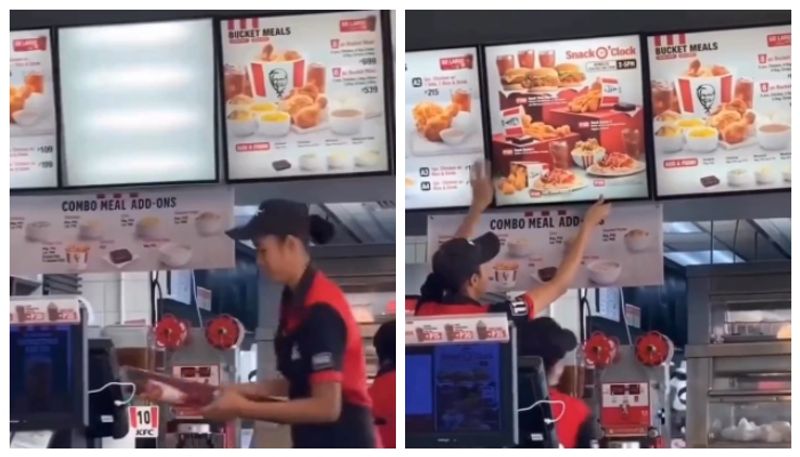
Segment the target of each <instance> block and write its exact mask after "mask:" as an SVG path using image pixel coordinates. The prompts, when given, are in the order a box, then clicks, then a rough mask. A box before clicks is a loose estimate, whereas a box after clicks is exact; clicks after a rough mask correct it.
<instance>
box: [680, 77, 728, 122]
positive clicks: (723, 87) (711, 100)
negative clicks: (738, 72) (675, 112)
mask: <svg viewBox="0 0 800 457" xmlns="http://www.w3.org/2000/svg"><path fill="white" fill-rule="evenodd" d="M675 86H676V87H677V88H678V104H679V106H680V108H681V112H682V113H683V114H694V115H697V116H710V115H711V114H712V113H714V112H715V111H716V110H717V108H719V107H720V105H722V104H723V103H730V101H731V100H732V99H733V75H732V74H730V73H728V74H727V75H722V76H701V77H688V76H681V77H680V78H678V79H677V81H676V82H675Z"/></svg>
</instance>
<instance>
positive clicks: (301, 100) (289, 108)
mask: <svg viewBox="0 0 800 457" xmlns="http://www.w3.org/2000/svg"><path fill="white" fill-rule="evenodd" d="M313 104H314V99H313V98H311V97H309V96H308V95H305V94H296V95H292V96H290V97H289V98H287V99H285V100H283V101H282V102H281V110H283V111H286V112H287V113H289V115H290V116H292V117H294V116H295V115H296V114H297V113H298V112H299V111H300V110H301V109H303V108H305V107H308V106H311V105H313Z"/></svg>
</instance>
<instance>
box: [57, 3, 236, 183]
mask: <svg viewBox="0 0 800 457" xmlns="http://www.w3.org/2000/svg"><path fill="white" fill-rule="evenodd" d="M214 19H215V18H214V17H213V16H210V15H209V16H199V17H191V16H187V17H177V18H155V19H149V18H142V19H133V20H131V19H124V20H118V21H110V22H97V21H85V22H80V23H70V24H68V25H61V26H54V27H52V35H53V59H54V61H53V72H54V79H55V81H54V86H55V87H56V89H55V92H56V96H57V97H58V98H57V100H56V119H57V122H58V129H57V130H58V144H59V146H58V150H59V170H58V172H59V173H58V179H59V187H58V189H60V190H69V191H94V190H98V189H108V188H113V189H121V190H123V189H124V190H129V189H136V188H141V189H147V188H163V187H175V186H187V185H205V184H219V183H221V180H220V176H221V173H220V157H219V155H220V153H221V151H220V135H221V132H220V130H219V126H218V125H217V123H218V122H219V120H220V119H221V118H222V115H221V113H222V110H221V109H220V106H219V103H218V100H217V97H216V96H215V97H214V113H213V117H214V123H215V126H214V150H215V154H214V177H213V178H210V179H197V180H194V179H192V180H184V181H163V182H160V181H159V182H128V183H110V184H92V185H68V184H67V178H66V176H67V175H66V173H67V165H66V159H65V158H64V157H65V156H66V152H67V151H66V148H65V147H64V143H65V141H64V129H63V128H62V124H63V112H62V111H63V103H62V100H61V78H60V74H61V62H60V49H59V35H60V33H61V31H62V30H66V29H74V28H83V27H106V26H127V25H136V24H142V25H144V24H159V23H169V22H192V21H204V20H207V21H211V29H212V33H214V22H215V20H214ZM211 38H212V43H211V47H212V49H213V60H214V65H215V66H216V62H218V61H220V60H221V53H220V52H219V49H218V48H217V46H216V39H215V38H214V37H211ZM213 73H214V78H215V79H216V77H217V76H216V72H213ZM214 86H215V87H214V88H213V90H215V91H217V92H218V91H219V90H220V89H219V86H220V84H214Z"/></svg>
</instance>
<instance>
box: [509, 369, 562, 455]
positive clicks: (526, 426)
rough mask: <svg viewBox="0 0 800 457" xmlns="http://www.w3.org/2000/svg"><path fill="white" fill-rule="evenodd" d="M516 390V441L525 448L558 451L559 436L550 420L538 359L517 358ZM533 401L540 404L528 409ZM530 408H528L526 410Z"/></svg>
mask: <svg viewBox="0 0 800 457" xmlns="http://www.w3.org/2000/svg"><path fill="white" fill-rule="evenodd" d="M517 365H518V367H517V391H518V392H519V409H520V410H525V411H520V412H519V419H518V420H519V442H520V447H526V448H557V447H558V436H557V435H556V429H555V424H553V423H549V424H548V423H547V420H548V419H552V417H553V412H552V408H551V407H550V403H545V402H546V401H549V400H550V393H549V391H548V388H547V375H546V374H545V369H544V361H543V360H542V358H541V357H538V356H520V357H519V358H518V359H517ZM536 402H542V403H539V404H538V405H536V407H535V408H530V407H531V405H534V404H535V403H536ZM528 408H530V409H528Z"/></svg>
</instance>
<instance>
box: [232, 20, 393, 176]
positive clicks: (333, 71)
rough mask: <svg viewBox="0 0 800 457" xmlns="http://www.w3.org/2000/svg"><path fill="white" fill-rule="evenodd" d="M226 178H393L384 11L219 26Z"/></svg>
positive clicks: (242, 21) (240, 22) (241, 22)
mask: <svg viewBox="0 0 800 457" xmlns="http://www.w3.org/2000/svg"><path fill="white" fill-rule="evenodd" d="M220 29H221V34H222V36H221V39H222V57H223V59H222V60H223V72H224V74H223V78H224V93H225V127H226V140H227V141H226V144H227V146H226V156H227V161H228V178H229V179H230V180H232V181H237V180H254V179H280V178H303V177H308V176H321V175H336V174H340V175H342V174H362V173H376V172H386V171H388V170H389V169H390V165H389V153H388V151H389V148H388V143H387V139H388V120H387V116H386V112H385V108H386V92H385V91H386V90H387V89H386V87H385V85H384V81H385V68H386V67H385V66H384V55H383V33H382V29H383V25H382V21H381V14H380V12H378V11H366V12H365V11H352V12H342V13H325V14H303V15H292V16H270V17H251V18H242V19H230V20H225V21H222V23H221V27H220Z"/></svg>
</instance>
